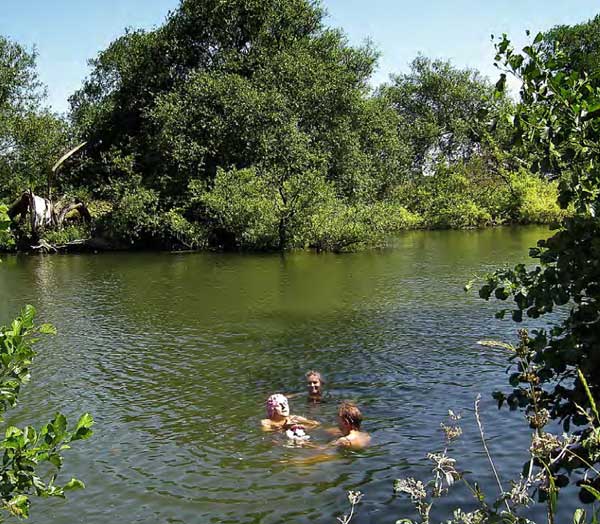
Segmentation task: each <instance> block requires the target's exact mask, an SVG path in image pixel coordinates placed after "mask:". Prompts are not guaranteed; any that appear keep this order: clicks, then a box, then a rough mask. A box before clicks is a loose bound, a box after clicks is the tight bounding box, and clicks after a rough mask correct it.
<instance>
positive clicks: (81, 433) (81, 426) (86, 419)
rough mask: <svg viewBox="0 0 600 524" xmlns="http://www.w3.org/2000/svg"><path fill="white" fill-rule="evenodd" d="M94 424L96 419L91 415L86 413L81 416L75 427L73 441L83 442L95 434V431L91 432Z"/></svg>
mask: <svg viewBox="0 0 600 524" xmlns="http://www.w3.org/2000/svg"><path fill="white" fill-rule="evenodd" d="M93 424H94V419H93V418H92V416H91V415H90V414H89V413H84V414H83V415H81V417H80V418H79V420H78V421H77V425H76V426H75V430H74V432H73V436H72V437H71V440H83V439H86V438H89V437H91V436H92V434H93V431H92V430H91V427H92V425H93Z"/></svg>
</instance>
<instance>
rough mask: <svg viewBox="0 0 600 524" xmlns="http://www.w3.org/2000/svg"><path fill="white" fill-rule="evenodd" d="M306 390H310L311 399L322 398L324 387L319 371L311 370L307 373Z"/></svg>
mask: <svg viewBox="0 0 600 524" xmlns="http://www.w3.org/2000/svg"><path fill="white" fill-rule="evenodd" d="M304 376H305V377H306V388H307V389H308V395H309V396H311V397H320V396H321V393H322V391H321V388H322V387H323V377H322V376H321V373H319V372H318V371H314V370H312V369H311V370H310V371H307V373H306V375H304Z"/></svg>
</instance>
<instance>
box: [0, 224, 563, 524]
mask: <svg viewBox="0 0 600 524" xmlns="http://www.w3.org/2000/svg"><path fill="white" fill-rule="evenodd" d="M546 234H547V231H546V230H544V229H541V228H515V229H510V228H503V229H494V230H487V231H470V232H411V233H407V234H405V235H402V236H401V237H399V238H398V239H397V240H396V242H395V245H394V247H393V248H392V249H387V250H383V251H377V252H367V253H357V254H347V255H315V254H312V253H292V254H290V255H287V256H285V257H280V256H276V255H268V256H265V255H228V254H187V255H182V254H173V255H172V254H148V253H138V254H127V253H120V254H102V255H97V256H52V257H12V258H10V257H9V258H8V259H7V260H6V261H5V263H4V264H2V266H0V290H1V292H2V295H3V296H5V297H8V299H7V300H6V301H4V303H3V304H0V319H2V320H4V319H8V318H9V317H10V316H11V315H14V314H15V313H16V312H17V311H18V309H19V307H20V306H21V305H22V304H23V303H25V302H30V303H33V304H35V305H36V307H37V308H38V310H39V316H40V318H41V319H43V320H44V321H51V322H53V323H55V324H56V325H57V327H58V330H59V336H57V337H55V338H54V339H53V340H51V341H46V342H44V343H43V345H41V347H40V349H41V352H40V357H39V359H38V360H37V362H36V364H35V366H34V370H33V376H34V380H33V381H32V383H31V385H30V386H28V387H27V388H26V390H25V391H24V394H23V396H22V399H21V405H22V407H21V409H20V411H19V412H18V413H17V414H16V415H15V416H14V421H11V422H19V423H22V422H24V421H27V422H30V421H34V422H38V423H40V422H43V421H44V420H45V419H46V418H48V416H49V415H51V414H52V413H53V412H54V410H56V409H59V408H61V409H63V411H65V412H67V413H68V414H71V415H73V416H74V415H75V414H78V413H80V412H82V411H89V412H91V413H93V415H94V417H95V419H96V421H97V425H96V433H95V435H94V437H93V439H92V440H90V441H87V442H85V443H82V444H81V445H79V446H77V447H76V448H75V449H73V450H71V451H69V456H68V457H67V460H66V463H67V470H66V472H65V477H68V475H76V476H80V477H81V478H83V479H84V480H85V481H86V484H87V486H88V487H87V489H86V490H85V491H83V492H79V493H75V494H73V495H72V496H71V497H70V499H71V500H70V501H69V502H68V503H63V502H61V501H58V502H57V501H49V502H48V504H47V508H48V511H47V512H46V511H44V513H42V509H41V506H42V504H38V508H37V511H36V508H35V507H34V509H33V511H32V514H33V516H32V518H31V521H32V522H34V523H35V522H47V521H48V520H51V521H52V522H55V523H63V522H65V523H66V522H69V523H71V522H82V523H83V522H85V523H100V522H102V523H104V522H106V521H108V520H110V519H119V520H125V521H127V522H140V523H141V522H144V523H145V522H148V523H150V522H199V521H207V522H232V523H233V522H235V523H241V522H247V523H278V522H300V523H308V522H311V523H314V522H319V523H320V522H323V523H325V522H335V517H336V516H339V515H341V514H342V513H343V512H344V511H346V510H347V509H348V504H347V499H346V490H348V489H360V490H361V491H363V492H364V494H365V497H364V499H363V502H362V503H361V505H360V508H359V513H358V516H357V518H356V521H355V522H360V523H370V522H377V523H388V522H389V523H393V522H395V521H396V520H397V519H398V518H400V517H401V516H407V515H408V516H410V514H411V510H410V503H409V502H408V501H406V500H405V499H403V498H395V497H394V496H393V495H392V483H393V480H394V479H395V478H397V477H399V476H407V475H414V476H418V477H424V476H426V475H427V474H428V471H429V469H430V468H429V465H428V463H427V460H426V459H425V458H424V457H425V454H426V453H427V452H428V451H430V450H433V449H438V448H439V447H440V445H441V433H440V431H439V422H440V421H441V420H442V419H443V418H444V416H445V414H446V412H447V410H448V409H449V408H450V409H453V410H455V411H461V412H463V414H464V419H463V429H464V430H465V434H464V437H463V438H462V440H461V441H460V442H459V443H458V444H457V445H456V447H455V451H456V453H455V455H456V456H457V457H459V458H460V459H461V462H462V464H463V467H464V468H465V469H467V468H468V469H469V470H471V471H473V475H474V476H476V477H478V478H479V480H480V481H481V484H482V485H483V486H484V487H485V488H487V489H490V490H491V491H493V490H494V484H493V483H492V479H491V475H490V472H489V470H488V468H487V465H486V462H485V457H484V456H483V454H482V451H481V447H480V445H479V441H478V439H479V437H478V434H477V432H476V430H475V423H474V419H473V414H472V405H473V401H474V398H475V396H476V394H477V393H478V392H481V393H482V394H483V402H482V406H483V410H484V417H485V423H486V429H487V433H488V435H489V436H490V437H491V439H492V440H491V442H490V446H491V447H492V451H493V452H494V453H495V455H496V457H497V458H498V460H499V465H500V469H501V471H502V472H503V473H505V472H506V473H508V474H509V475H511V476H515V475H518V472H519V471H520V466H521V462H522V461H523V459H524V457H523V454H522V451H521V450H523V449H525V447H526V441H527V438H528V436H527V430H526V428H525V427H524V425H523V424H522V422H521V420H520V417H519V415H518V414H516V413H505V412H502V413H500V414H498V412H497V411H496V408H495V406H494V403H493V401H492V400H491V398H490V393H491V391H493V390H494V389H496V388H498V387H504V385H505V383H506V377H505V375H504V373H503V370H504V366H505V360H504V355H501V354H498V353H494V352H492V351H491V350H489V349H486V348H482V347H479V346H477V344H476V342H477V340H479V339H482V338H502V339H507V338H510V339H513V338H514V332H515V327H514V325H512V323H510V322H501V321H497V320H494V318H493V312H494V310H495V309H496V308H497V304H489V303H486V302H483V301H481V300H478V299H476V298H475V297H474V296H472V295H464V294H463V292H462V286H463V284H464V283H465V282H466V281H467V280H469V279H470V278H472V276H473V275H474V274H481V273H484V272H485V271H488V270H491V269H493V268H495V267H497V266H499V265H503V264H514V263H518V262H522V261H526V260H527V248H528V247H530V246H531V245H534V244H535V241H536V240H537V238H540V237H542V236H544V235H546ZM311 368H316V369H319V370H320V371H321V372H322V373H323V374H324V375H325V377H326V378H327V381H328V390H329V393H330V395H331V396H332V401H330V402H328V403H325V404H322V405H320V406H308V405H306V404H305V403H304V401H303V399H302V397H298V398H295V399H294V400H292V409H293V411H294V412H298V413H303V414H306V415H307V416H310V417H312V418H317V419H318V420H322V421H324V422H326V423H333V421H334V420H335V411H336V403H337V401H338V400H341V399H353V400H355V401H356V402H357V403H358V404H359V405H360V406H361V408H362V409H363V411H364V414H365V417H366V421H365V427H366V429H368V431H370V432H371V433H372V435H373V438H374V445H373V447H372V448H370V449H368V450H366V451H364V452H360V453H352V452H349V453H345V454H334V458H333V459H332V460H328V461H325V462H319V463H316V464H312V465H306V464H305V465H301V464H297V463H296V462H297V459H302V458H306V459H307V460H308V459H310V456H311V453H314V450H307V449H295V448H293V449H290V448H287V447H285V446H283V445H282V441H281V436H278V435H272V434H264V433H262V432H261V431H260V430H259V429H258V424H259V419H260V418H262V416H263V411H264V408H263V403H264V400H265V398H266V397H267V396H268V395H269V394H270V393H272V392H275V391H282V392H292V391H297V390H298V389H299V388H301V387H302V376H303V373H304V371H306V370H307V369H311ZM50 392H51V394H50ZM507 434H508V435H510V443H511V444H510V445H511V447H510V449H509V448H507V447H506V444H505V442H506V441H505V440H502V439H501V438H500V436H501V435H504V436H507ZM313 438H314V439H315V440H316V441H319V442H326V441H327V436H326V435H325V434H324V433H323V432H322V431H317V432H315V433H314V434H313ZM466 500H468V494H467V493H465V491H464V490H463V489H462V488H458V489H457V490H455V491H454V492H453V494H452V495H451V497H450V498H448V499H447V500H446V501H444V502H443V504H442V505H441V508H440V514H439V515H435V517H436V518H439V519H441V518H442V517H447V516H448V515H447V512H449V510H450V508H451V507H452V506H453V505H456V504H459V505H461V506H462V507H463V508H464V509H468V508H469V507H470V506H469V503H468V502H467V503H465V501H466ZM44 504H45V503H44ZM445 512H446V514H444V513H445ZM542 514H543V512H542ZM565 514H567V513H565Z"/></svg>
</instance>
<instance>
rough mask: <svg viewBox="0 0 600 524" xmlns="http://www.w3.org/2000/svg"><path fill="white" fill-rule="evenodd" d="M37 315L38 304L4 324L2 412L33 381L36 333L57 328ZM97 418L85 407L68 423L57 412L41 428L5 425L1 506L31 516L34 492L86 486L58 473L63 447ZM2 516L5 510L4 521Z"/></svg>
mask: <svg viewBox="0 0 600 524" xmlns="http://www.w3.org/2000/svg"><path fill="white" fill-rule="evenodd" d="M34 317H35V309H34V308H33V306H25V308H24V309H23V310H22V311H21V314H20V315H19V316H18V317H17V318H16V319H15V320H13V321H12V322H11V324H10V325H8V326H2V327H0V413H2V414H3V413H5V412H6V411H7V410H8V409H10V408H13V407H15V406H16V404H17V400H18V396H19V392H20V389H21V386H23V385H25V384H26V383H27V382H28V381H29V378H30V375H29V366H30V365H31V363H32V360H33V358H34V357H35V355H36V353H35V351H34V349H33V345H34V344H35V343H36V342H37V340H38V338H37V337H38V336H39V335H42V334H54V333H56V330H55V329H54V327H53V326H51V325H49V324H42V325H40V326H37V325H35V323H34ZM0 422H3V419H0ZM92 424H93V420H92V417H91V416H90V415H89V414H87V413H86V414H84V415H82V416H81V417H80V418H79V420H78V421H77V423H76V424H75V425H74V426H72V427H68V424H67V419H66V417H65V416H64V415H62V414H61V413H57V414H56V415H55V416H54V417H53V418H52V420H50V422H48V423H47V424H45V425H44V426H42V427H41V428H40V429H35V428H33V427H31V426H26V427H24V428H17V427H15V426H7V427H5V433H4V438H3V439H2V440H0V453H1V459H0V510H2V511H4V512H6V513H9V514H11V515H14V516H17V517H27V516H28V515H29V506H30V498H31V497H32V496H38V497H64V496H65V492H66V491H68V490H73V489H80V488H83V487H84V485H83V482H81V481H80V480H77V479H71V480H70V481H68V482H67V483H65V484H62V483H57V482H56V479H57V474H58V471H59V470H60V468H61V467H62V465H63V457H62V452H63V451H65V450H67V449H68V448H69V445H70V443H71V442H75V441H77V440H82V439H87V438H89V437H90V436H91V435H92V430H91V426H92ZM3 520H4V519H3V518H2V517H1V515H0V521H3Z"/></svg>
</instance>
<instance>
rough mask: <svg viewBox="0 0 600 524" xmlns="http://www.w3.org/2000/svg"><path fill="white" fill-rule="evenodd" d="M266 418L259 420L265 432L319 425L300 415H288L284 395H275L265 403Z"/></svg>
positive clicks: (288, 406)
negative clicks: (298, 425)
mask: <svg viewBox="0 0 600 524" xmlns="http://www.w3.org/2000/svg"><path fill="white" fill-rule="evenodd" d="M266 408H267V417H269V418H265V419H263V420H261V425H262V428H263V429H264V430H265V431H277V430H280V429H290V428H291V427H292V426H294V425H297V424H301V425H303V426H307V427H315V426H318V425H319V422H317V421H316V420H310V419H307V418H305V417H301V416H300V415H291V414H290V405H289V402H288V399H287V397H286V396H285V395H282V394H280V393H276V394H275V395H271V396H270V397H269V398H268V399H267V403H266Z"/></svg>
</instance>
